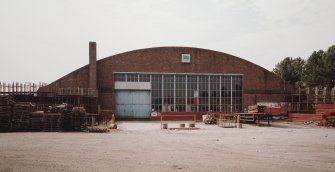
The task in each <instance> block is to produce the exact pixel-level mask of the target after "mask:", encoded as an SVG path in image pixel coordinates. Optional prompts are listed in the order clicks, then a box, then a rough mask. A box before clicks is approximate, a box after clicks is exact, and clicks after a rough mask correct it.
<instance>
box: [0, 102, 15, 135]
mask: <svg viewBox="0 0 335 172" xmlns="http://www.w3.org/2000/svg"><path fill="white" fill-rule="evenodd" d="M13 104H14V100H13V98H12V97H10V96H8V95H5V96H0V132H8V131H10V130H11V120H12V107H13Z"/></svg>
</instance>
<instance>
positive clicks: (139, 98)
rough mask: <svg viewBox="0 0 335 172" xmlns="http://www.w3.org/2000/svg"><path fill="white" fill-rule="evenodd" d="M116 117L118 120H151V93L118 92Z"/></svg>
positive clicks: (116, 96)
mask: <svg viewBox="0 0 335 172" xmlns="http://www.w3.org/2000/svg"><path fill="white" fill-rule="evenodd" d="M115 108H116V117H118V118H149V117H150V92H149V91H116V93H115Z"/></svg>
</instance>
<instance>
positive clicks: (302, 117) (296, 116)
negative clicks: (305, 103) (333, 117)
mask: <svg viewBox="0 0 335 172" xmlns="http://www.w3.org/2000/svg"><path fill="white" fill-rule="evenodd" d="M322 119H324V115H323V114H305V113H289V114H288V121H291V122H312V121H313V122H319V121H322Z"/></svg>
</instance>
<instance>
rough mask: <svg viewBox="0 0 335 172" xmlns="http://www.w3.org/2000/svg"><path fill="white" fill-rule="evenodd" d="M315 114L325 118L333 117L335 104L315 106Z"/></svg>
mask: <svg viewBox="0 0 335 172" xmlns="http://www.w3.org/2000/svg"><path fill="white" fill-rule="evenodd" d="M315 113H318V114H324V115H326V116H335V104H318V105H315Z"/></svg>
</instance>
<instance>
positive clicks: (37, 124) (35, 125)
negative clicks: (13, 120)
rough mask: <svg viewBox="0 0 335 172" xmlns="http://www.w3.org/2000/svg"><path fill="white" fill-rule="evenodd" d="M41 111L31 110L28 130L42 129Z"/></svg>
mask: <svg viewBox="0 0 335 172" xmlns="http://www.w3.org/2000/svg"><path fill="white" fill-rule="evenodd" d="M43 115H44V112H43V111H36V112H32V113H31V115H30V131H42V130H43Z"/></svg>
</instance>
